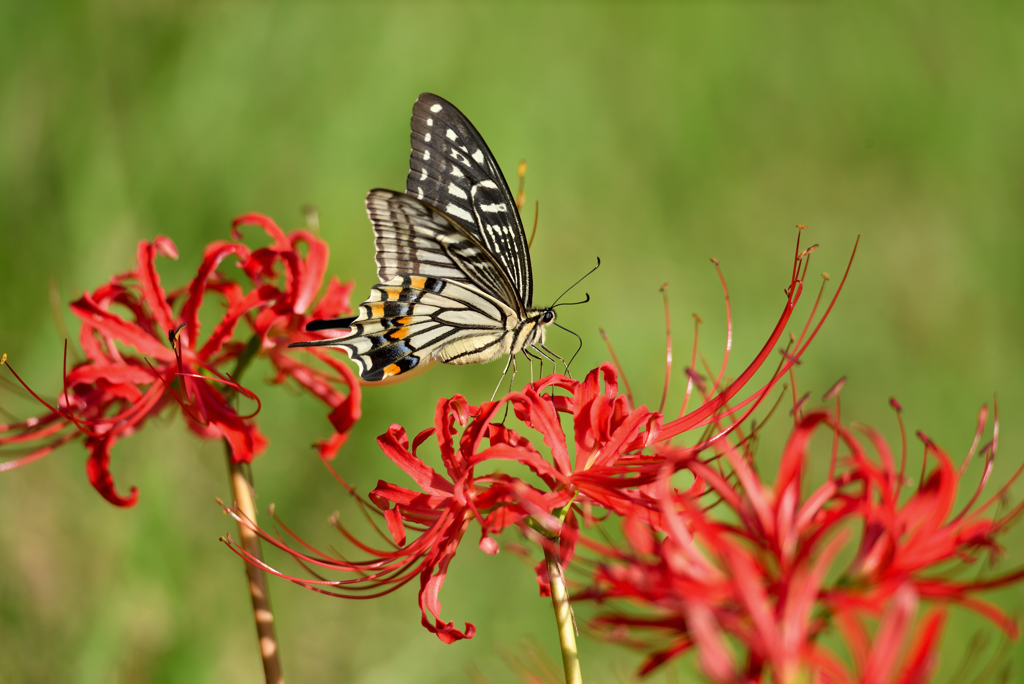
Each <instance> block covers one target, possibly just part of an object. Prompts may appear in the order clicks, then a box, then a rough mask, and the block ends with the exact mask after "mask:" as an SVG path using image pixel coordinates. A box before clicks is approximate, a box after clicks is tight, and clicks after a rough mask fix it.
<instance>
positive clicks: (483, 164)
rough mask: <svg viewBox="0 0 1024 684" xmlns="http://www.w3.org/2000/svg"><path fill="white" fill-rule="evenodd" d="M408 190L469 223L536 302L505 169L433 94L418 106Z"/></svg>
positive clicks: (525, 300) (525, 303)
mask: <svg viewBox="0 0 1024 684" xmlns="http://www.w3.org/2000/svg"><path fill="white" fill-rule="evenodd" d="M406 192H407V193H408V194H409V195H411V196H412V197H415V198H417V199H419V200H420V201H422V202H424V203H425V204H428V205H430V206H432V207H434V208H435V209H437V210H438V211H440V212H442V213H444V214H445V215H447V216H449V217H451V218H452V219H453V220H454V221H456V222H457V223H458V224H459V225H460V226H462V227H463V228H465V229H466V231H467V232H469V234H470V235H472V236H473V237H474V238H476V240H477V241H478V242H479V243H481V244H482V245H483V246H484V247H486V248H487V250H488V252H489V253H490V254H491V255H492V256H493V258H494V259H495V260H496V261H497V262H498V263H500V264H501V267H502V269H503V270H504V272H505V273H506V274H507V276H508V278H509V279H510V280H511V282H512V284H513V286H514V288H515V292H516V295H517V298H518V300H519V303H520V305H521V306H522V308H524V309H529V308H530V307H531V306H532V303H533V271H532V268H531V265H530V251H529V246H528V244H527V241H526V232H525V231H524V230H523V223H522V220H521V219H520V218H519V211H518V209H517V207H516V204H515V201H514V200H513V198H512V193H511V192H510V191H509V189H508V184H507V183H506V182H505V177H504V175H502V172H501V168H500V167H499V166H498V162H497V161H496V160H495V159H494V155H493V154H491V151H490V149H488V147H487V143H485V142H484V140H483V138H482V137H481V135H480V133H479V132H477V130H476V128H474V127H473V124H471V123H470V122H469V119H467V118H466V117H465V115H463V114H462V112H460V111H459V110H458V109H457V108H456V107H455V105H453V104H451V103H450V102H448V101H447V100H445V99H444V98H441V97H438V96H437V95H433V94H431V93H423V94H422V95H420V97H419V99H418V100H417V101H416V104H415V105H414V106H413V110H412V153H411V155H410V159H409V176H408V178H407V179H406Z"/></svg>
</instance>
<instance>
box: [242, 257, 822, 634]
mask: <svg viewBox="0 0 1024 684" xmlns="http://www.w3.org/2000/svg"><path fill="white" fill-rule="evenodd" d="M807 254H808V252H807V251H801V250H800V249H799V247H798V248H797V250H796V256H795V258H794V263H793V269H792V274H791V280H790V283H789V286H788V288H787V289H786V303H785V306H784V308H783V312H782V314H781V316H780V318H779V321H778V323H777V325H776V327H775V329H774V330H773V331H772V333H771V335H770V337H769V339H768V340H767V341H766V343H765V345H764V347H763V349H762V351H761V352H760V353H759V354H758V355H757V356H756V358H755V359H754V360H753V361H752V362H751V363H750V364H749V366H748V367H747V368H746V369H745V370H744V371H743V372H742V373H741V374H740V375H739V376H738V377H737V379H736V380H734V381H733V382H732V383H729V384H727V385H724V386H722V385H720V381H721V378H722V377H723V376H724V362H723V369H722V372H720V373H719V374H718V381H716V382H715V384H714V386H713V387H706V386H705V387H704V388H703V395H704V396H705V397H707V399H706V400H705V401H704V402H703V403H702V404H701V405H700V406H699V407H697V408H696V409H695V410H693V411H691V412H689V413H686V414H685V415H681V416H680V417H678V418H676V419H674V420H671V421H669V422H665V421H664V420H663V417H662V414H661V413H659V412H654V411H650V410H648V409H647V408H646V407H644V406H640V407H634V406H633V402H632V400H631V398H630V397H629V395H628V393H627V394H625V395H624V394H621V393H620V392H619V386H618V373H617V371H616V369H615V367H614V366H612V365H610V364H604V365H602V366H600V367H599V368H597V369H594V370H593V371H591V372H590V373H589V374H588V375H587V376H586V377H585V378H584V379H583V380H582V381H577V380H573V379H570V378H567V377H564V376H562V375H552V376H549V377H547V378H544V379H541V380H539V381H537V382H535V383H531V384H529V385H527V386H526V387H525V388H524V389H523V391H521V392H512V393H510V394H509V395H507V396H506V397H504V398H502V399H501V400H500V401H497V402H488V403H484V404H483V405H481V406H479V407H476V406H471V405H469V404H468V403H467V402H466V400H465V399H464V398H462V397H461V396H456V397H454V398H452V399H442V400H441V401H440V402H439V403H438V405H437V411H436V414H435V420H434V426H433V427H432V428H430V429H428V430H425V431H423V432H420V433H419V434H418V435H416V436H415V437H414V438H413V439H412V441H411V444H410V440H409V437H408V435H407V433H406V431H405V430H404V429H403V428H402V427H400V426H398V425H393V426H392V427H391V428H390V429H389V430H388V431H387V432H386V433H385V434H384V435H382V436H381V437H380V438H379V439H378V442H379V444H380V446H381V448H382V449H383V451H384V453H385V454H386V455H387V456H388V457H389V458H390V459H391V460H392V461H393V462H394V463H395V464H397V465H398V466H399V467H400V468H401V469H402V470H403V471H404V472H405V473H406V474H407V475H408V476H409V477H410V478H411V479H412V481H413V483H414V484H415V486H414V487H406V486H401V485H397V484H391V483H387V482H383V481H382V482H380V483H378V486H377V488H376V489H375V490H374V491H373V492H372V493H371V494H370V496H369V501H367V502H364V503H365V505H366V507H367V508H368V510H371V511H375V512H376V513H377V514H378V515H379V518H378V519H379V522H380V524H379V527H380V528H381V529H382V530H385V529H386V533H385V534H384V538H385V539H386V540H388V542H389V543H388V544H387V545H386V547H385V548H377V547H376V546H374V545H372V544H368V543H365V542H363V541H361V540H360V539H358V538H357V537H356V535H355V534H353V533H351V532H350V531H349V530H347V529H346V528H345V527H344V526H342V525H341V524H340V523H339V525H338V527H339V529H340V530H341V532H342V534H344V535H345V537H346V538H347V539H348V541H349V542H351V543H352V544H353V545H354V546H356V547H357V548H358V549H359V550H360V551H361V552H362V553H364V554H366V556H368V557H367V558H365V559H364V560H347V559H346V560H342V559H339V558H338V557H337V555H336V554H335V553H333V552H332V553H326V552H319V551H316V550H315V549H313V548H311V547H310V546H309V545H308V544H306V543H305V542H303V541H302V539H301V538H299V537H298V536H296V535H294V534H293V533H291V532H290V531H288V532H287V533H288V534H289V535H290V536H291V541H287V540H284V539H278V538H277V537H275V536H274V535H271V534H268V533H267V532H265V531H262V530H260V529H258V528H257V527H256V526H255V525H253V524H252V522H251V521H248V520H246V519H245V518H244V517H243V516H241V515H240V514H239V513H237V512H234V514H235V515H236V517H238V518H239V520H240V521H241V522H243V523H244V524H248V525H249V526H250V527H252V528H253V529H254V530H255V531H256V532H257V533H259V534H261V535H262V536H263V538H264V539H265V540H267V541H268V542H269V543H271V544H274V545H276V546H278V547H279V548H281V549H282V550H284V551H286V552H287V553H289V554H291V555H293V556H294V557H295V558H296V559H298V560H299V562H300V563H302V564H304V565H306V566H307V567H308V568H309V569H311V570H314V572H317V571H320V570H325V569H326V570H334V571H338V572H341V573H343V574H344V575H347V576H346V577H343V578H342V579H324V578H322V577H320V576H319V575H316V576H315V577H314V578H313V579H310V578H302V577H292V576H288V575H285V574H283V573H279V572H278V571H276V570H274V569H273V568H271V567H269V566H267V565H265V564H262V563H260V562H259V561H257V560H256V559H253V558H251V557H248V556H247V554H246V553H245V551H244V549H242V548H240V547H238V546H237V545H235V544H233V543H232V542H230V541H229V543H231V545H232V548H233V549H234V550H235V551H236V552H237V553H239V554H240V555H242V556H246V557H248V558H249V560H250V561H251V562H256V563H259V564H260V565H261V566H262V567H264V568H265V569H267V570H268V571H270V572H273V573H275V574H278V575H280V576H282V577H285V578H287V579H289V580H291V581H294V582H297V583H299V584H301V585H303V586H306V587H307V588H310V589H313V590H316V591H321V592H324V593H328V594H333V595H336V596H342V597H351V598H355V597H362V598H366V597H368V595H369V596H377V595H380V594H381V593H387V592H390V591H393V590H395V589H396V588H398V587H399V586H402V585H404V584H405V583H407V582H409V581H411V580H412V579H413V578H416V577H418V578H419V581H420V592H419V602H420V607H421V610H422V616H423V624H424V626H425V627H426V628H427V629H428V630H430V631H431V632H434V633H435V634H437V635H438V637H439V638H441V639H442V640H443V641H445V642H452V641H455V640H457V639H462V638H468V637H471V636H472V635H473V632H474V628H473V626H472V624H468V625H467V626H466V628H465V629H461V630H460V629H457V628H456V627H455V626H454V625H453V624H452V623H451V622H446V621H444V620H442V619H441V617H440V611H441V606H440V601H439V592H440V589H441V586H442V584H443V583H444V580H445V577H446V574H447V568H448V565H449V563H450V562H451V560H452V558H453V557H454V555H455V553H456V550H457V548H458V546H459V543H460V542H461V540H462V538H463V536H464V535H465V533H466V531H467V530H468V528H469V526H470V525H471V524H472V523H473V522H474V521H475V522H476V524H477V525H478V526H479V527H480V532H481V541H480V544H479V545H480V548H481V549H482V550H484V551H485V552H487V553H495V552H497V550H498V544H497V542H496V541H495V540H494V538H493V536H494V535H496V534H498V533H499V532H501V531H502V530H504V529H505V528H507V527H509V526H513V525H515V526H518V527H519V528H520V529H522V530H523V531H524V532H525V533H526V534H527V535H529V536H531V537H533V538H535V539H536V540H537V541H538V542H539V543H541V544H551V542H550V541H547V540H550V539H557V540H558V544H559V546H560V549H559V551H560V556H561V559H562V562H563V563H565V564H568V563H569V562H570V561H571V559H572V557H573V554H574V553H575V549H576V544H577V541H578V538H579V530H580V520H581V518H582V519H584V520H591V519H592V518H593V517H594V516H606V515H608V514H616V515H619V516H623V517H626V518H628V519H630V520H634V521H638V522H641V523H646V524H650V525H653V526H659V525H663V524H664V512H663V510H662V508H661V501H660V498H659V496H658V492H657V486H658V482H659V477H661V474H662V472H663V470H664V463H665V461H666V456H665V455H664V453H663V447H661V446H659V445H661V444H664V443H665V442H666V441H667V440H669V439H670V438H672V437H674V436H676V435H679V434H680V433H683V432H687V431H695V430H698V431H703V432H706V433H708V434H707V436H708V439H710V437H711V435H710V432H708V431H709V430H711V429H712V428H715V427H721V426H722V425H723V424H731V425H733V426H738V425H739V424H740V423H742V421H743V420H745V418H746V416H747V415H749V412H750V411H752V410H753V409H754V408H756V407H757V406H758V404H759V403H760V402H761V401H762V400H763V399H764V398H765V396H766V395H767V393H768V392H769V391H770V390H771V389H772V388H773V387H774V386H775V385H776V383H778V382H779V381H780V379H781V378H783V377H785V375H786V374H787V373H788V372H789V370H790V369H791V368H792V366H793V365H794V364H795V363H797V361H798V359H799V357H800V355H801V354H802V353H803V351H804V350H805V349H806V348H807V345H808V344H809V343H810V341H811V339H813V337H814V334H815V333H816V332H817V330H818V327H814V328H812V327H811V322H812V319H813V317H814V311H816V310H817V303H816V304H815V306H814V309H813V310H812V312H811V316H810V317H809V318H808V322H807V324H806V325H805V326H804V328H803V331H802V332H801V333H800V334H799V335H797V336H794V337H793V342H791V344H790V346H789V348H788V350H787V351H784V353H783V355H782V360H781V361H780V363H779V365H778V367H777V368H775V369H774V371H773V372H772V373H771V374H770V377H769V378H768V380H767V381H766V382H765V383H764V384H762V385H761V386H760V387H759V388H758V389H757V390H755V391H754V392H753V393H751V394H750V396H748V397H747V398H745V399H743V400H735V397H737V395H738V394H739V392H740V391H741V390H743V389H744V388H745V387H746V386H748V385H749V384H750V381H751V379H752V378H753V377H754V376H755V374H756V372H757V371H758V370H759V369H760V368H761V367H762V366H763V365H764V364H765V362H766V360H767V359H768V358H769V357H770V355H771V353H772V352H773V350H774V349H775V348H776V346H777V345H778V344H779V341H780V338H781V337H782V335H783V333H784V331H786V330H787V325H788V323H789V320H790V317H791V315H792V313H793V311H794V308H795V306H796V304H797V302H798V301H799V298H800V294H801V293H802V291H803V278H804V276H805V275H806V261H805V260H806V257H807ZM723 285H724V283H723ZM819 296H820V295H819ZM833 302H834V299H833ZM829 308H831V304H830V305H829ZM826 313H827V312H826ZM823 318H824V317H822V320H823ZM820 325H821V321H819V322H818V326H819V327H820ZM730 326H731V322H730ZM691 377H696V375H695V374H691ZM506 405H510V406H511V408H512V410H513V411H514V413H515V415H516V417H517V418H518V419H519V420H520V421H521V422H522V423H523V424H525V426H526V427H527V428H528V429H530V430H532V431H534V432H536V433H537V435H536V436H526V435H524V434H520V433H519V432H516V431H515V430H512V429H510V428H508V427H506V426H505V425H504V420H503V419H501V418H500V417H501V416H503V415H504V411H505V409H506ZM563 417H567V418H569V419H570V420H571V424H572V435H571V436H567V435H566V434H565V431H564V430H563V428H562V418H563ZM496 420H501V422H500V423H499V422H495V421H496ZM730 429H731V428H729V427H722V428H721V432H722V433H728V432H729V430H730ZM538 436H539V439H537V437H538ZM431 437H434V438H435V440H436V442H437V445H438V448H439V450H440V456H441V461H442V463H443V464H444V472H443V473H439V472H437V471H436V470H434V469H433V468H431V467H430V466H429V465H427V464H426V463H425V462H424V461H423V459H422V458H421V457H420V456H419V455H418V453H417V452H418V450H419V449H420V447H421V446H422V445H423V444H424V442H426V440H428V439H429V438H431ZM541 443H543V447H544V448H543V450H542V449H541V448H540V444H541ZM706 443H707V440H706V441H705V445H706ZM498 461H514V462H516V463H518V464H520V465H521V466H525V468H526V469H528V470H529V471H530V472H531V473H532V476H531V477H527V478H520V477H514V476H512V475H509V474H507V472H503V466H502V464H500V463H496V462H498ZM487 462H491V463H489V464H488V463H487ZM484 466H488V467H486V468H485V467H484ZM278 522H279V524H280V521H278ZM281 525H282V528H283V529H285V530H287V529H288V528H287V527H286V526H284V525H283V524H281ZM411 535H415V536H413V537H412V538H411V539H410V536H411ZM537 577H538V582H539V583H540V585H541V590H542V592H543V591H546V590H547V589H548V586H547V583H548V579H547V571H546V565H545V563H543V562H541V563H539V564H538V566H537Z"/></svg>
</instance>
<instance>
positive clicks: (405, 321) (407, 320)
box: [395, 316, 412, 325]
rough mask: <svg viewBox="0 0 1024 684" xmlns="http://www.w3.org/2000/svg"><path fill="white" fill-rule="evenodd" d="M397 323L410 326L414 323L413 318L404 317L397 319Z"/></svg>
mask: <svg viewBox="0 0 1024 684" xmlns="http://www.w3.org/2000/svg"><path fill="white" fill-rule="evenodd" d="M395 323H397V324H398V325H409V324H410V323H412V316H402V317H401V318H396V319H395Z"/></svg>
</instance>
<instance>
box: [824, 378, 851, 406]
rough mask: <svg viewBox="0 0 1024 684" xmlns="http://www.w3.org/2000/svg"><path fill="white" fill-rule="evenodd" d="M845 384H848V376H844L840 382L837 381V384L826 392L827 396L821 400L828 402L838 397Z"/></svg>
mask: <svg viewBox="0 0 1024 684" xmlns="http://www.w3.org/2000/svg"><path fill="white" fill-rule="evenodd" d="M845 384H846V376H845V375H844V376H843V377H841V378H839V379H838V380H836V384H834V385H832V387H831V388H829V390H828V392H825V396H823V397H822V398H821V400H822V401H828V400H829V399H832V398H833V397H836V396H838V395H839V392H840V390H842V389H843V385H845Z"/></svg>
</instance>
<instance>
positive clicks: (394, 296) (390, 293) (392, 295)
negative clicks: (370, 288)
mask: <svg viewBox="0 0 1024 684" xmlns="http://www.w3.org/2000/svg"><path fill="white" fill-rule="evenodd" d="M383 290H384V294H385V295H387V298H388V301H389V302H394V301H397V300H398V296H399V295H400V294H402V288H400V287H385V288H383Z"/></svg>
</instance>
